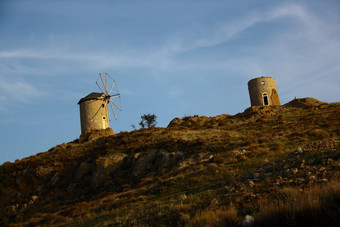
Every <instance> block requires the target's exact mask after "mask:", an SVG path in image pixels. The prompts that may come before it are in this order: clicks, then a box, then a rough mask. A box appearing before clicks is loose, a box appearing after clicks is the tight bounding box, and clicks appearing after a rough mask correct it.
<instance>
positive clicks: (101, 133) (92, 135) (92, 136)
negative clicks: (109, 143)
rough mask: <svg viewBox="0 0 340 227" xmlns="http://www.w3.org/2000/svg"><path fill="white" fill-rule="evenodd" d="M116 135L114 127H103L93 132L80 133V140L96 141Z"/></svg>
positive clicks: (81, 141)
mask: <svg viewBox="0 0 340 227" xmlns="http://www.w3.org/2000/svg"><path fill="white" fill-rule="evenodd" d="M111 135H114V132H113V130H112V128H107V129H102V130H93V131H91V132H86V133H83V134H81V135H80V137H79V142H80V143H83V142H89V141H94V140H96V139H99V138H102V137H107V136H111Z"/></svg>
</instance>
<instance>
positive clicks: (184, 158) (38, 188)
mask: <svg viewBox="0 0 340 227" xmlns="http://www.w3.org/2000/svg"><path fill="white" fill-rule="evenodd" d="M339 113H340V103H331V104H328V103H322V102H320V101H317V100H316V101H315V100H314V99H311V98H306V99H297V100H293V101H292V102H290V103H288V104H286V105H284V106H272V107H250V108H248V109H246V110H245V111H244V112H243V113H239V114H236V115H234V116H231V115H220V116H216V117H205V116H201V117H200V116H190V117H184V118H176V119H174V120H172V121H171V122H170V124H169V125H168V127H166V128H150V129H140V130H135V131H132V132H122V133H119V134H115V135H111V136H107V137H102V138H99V139H96V140H93V141H87V142H82V143H80V142H79V140H75V141H72V142H70V143H64V144H61V145H58V146H56V147H54V148H52V149H50V150H49V151H47V152H43V153H39V154H37V155H34V156H31V157H28V158H24V159H22V160H17V161H15V162H14V163H10V162H7V163H4V164H3V165H2V166H0V191H1V193H0V217H1V219H0V225H1V226H51V225H58V226H79V225H86V226H108V225H113V226H116V225H118V226H129V225H139V226H160V225H164V226H169V225H171V226H176V225H188V226H221V225H222V226H223V225H230V226H238V225H242V224H244V225H246V222H244V223H242V222H243V221H246V219H248V220H251V219H252V218H255V222H254V225H255V226H273V225H276V226H294V225H302V224H304V225H306V224H307V225H308V224H309V225H311V226H316V225H321V224H323V225H327V224H328V225H337V224H339V223H340V208H339V207H340V182H339V179H340V178H339V177H340V175H339V173H340V172H339V169H340V161H339V157H340V146H339V137H340V121H339V119H340V114H339ZM246 215H251V216H246ZM245 217H246V218H245Z"/></svg>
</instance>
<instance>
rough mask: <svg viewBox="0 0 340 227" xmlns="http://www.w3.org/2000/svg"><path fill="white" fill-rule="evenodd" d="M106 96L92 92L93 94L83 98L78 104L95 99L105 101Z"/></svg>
mask: <svg viewBox="0 0 340 227" xmlns="http://www.w3.org/2000/svg"><path fill="white" fill-rule="evenodd" d="M104 97H105V94H104V93H98V92H92V93H91V94H89V95H87V96H85V97H84V98H81V99H80V100H79V102H78V104H80V103H82V102H85V101H87V100H93V99H104Z"/></svg>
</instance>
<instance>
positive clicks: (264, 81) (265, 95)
mask: <svg viewBox="0 0 340 227" xmlns="http://www.w3.org/2000/svg"><path fill="white" fill-rule="evenodd" d="M248 90H249V96H250V103H251V105H252V106H279V105H281V104H280V99H279V95H278V93H277V88H276V82H275V79H273V78H271V77H258V78H254V79H252V80H249V82H248Z"/></svg>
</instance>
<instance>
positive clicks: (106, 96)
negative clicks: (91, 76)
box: [96, 73, 122, 120]
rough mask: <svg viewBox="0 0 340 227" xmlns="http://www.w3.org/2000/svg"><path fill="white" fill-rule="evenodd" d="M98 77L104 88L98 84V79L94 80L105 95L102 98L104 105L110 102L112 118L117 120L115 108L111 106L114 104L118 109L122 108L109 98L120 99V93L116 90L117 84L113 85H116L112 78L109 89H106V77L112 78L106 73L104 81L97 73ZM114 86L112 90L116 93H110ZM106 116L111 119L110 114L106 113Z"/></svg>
mask: <svg viewBox="0 0 340 227" xmlns="http://www.w3.org/2000/svg"><path fill="white" fill-rule="evenodd" d="M99 77H100V80H101V81H102V83H103V87H104V89H103V88H102V87H101V86H100V85H99V84H98V81H96V84H97V86H98V87H99V89H100V90H101V91H102V92H103V94H104V95H105V98H104V101H105V102H106V105H108V104H109V103H110V106H111V110H112V114H113V116H114V118H115V119H116V120H117V116H116V113H115V110H114V108H113V106H115V107H116V108H117V109H118V110H120V111H122V109H121V108H120V107H119V106H118V105H117V104H116V103H115V102H113V101H112V100H111V99H115V98H118V99H120V94H119V92H118V89H117V86H116V87H115V85H116V81H114V80H113V83H112V85H111V88H110V90H109V91H108V90H107V79H108V77H109V78H110V79H111V80H112V78H111V77H110V76H109V75H107V73H105V81H104V80H103V77H102V74H101V73H99ZM114 87H115V89H114V91H115V93H116V94H114V95H111V92H112V90H113V88H114ZM108 117H109V120H111V118H110V114H108Z"/></svg>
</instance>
